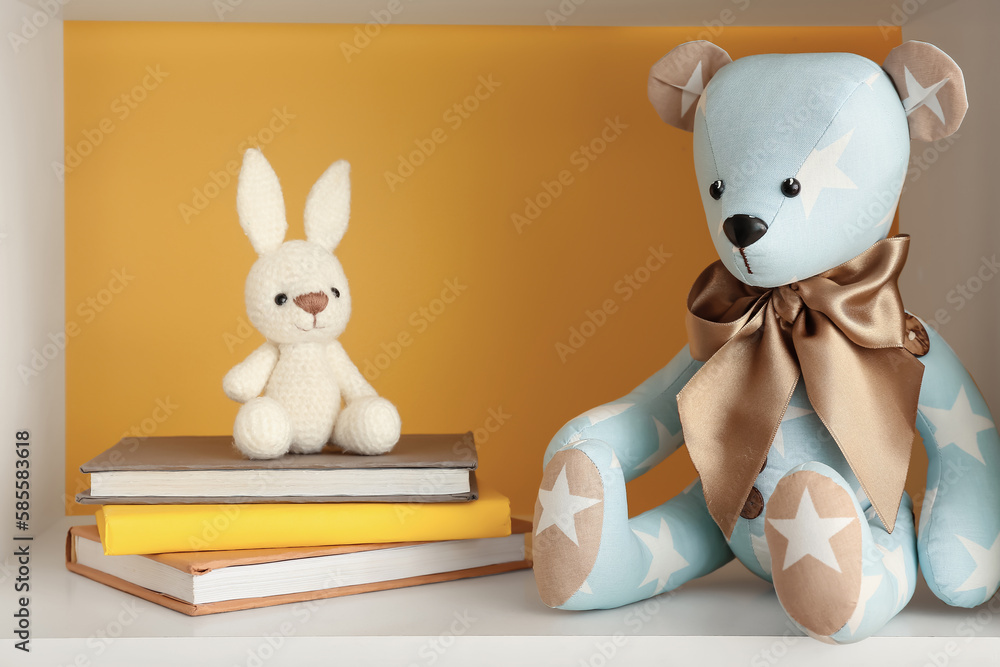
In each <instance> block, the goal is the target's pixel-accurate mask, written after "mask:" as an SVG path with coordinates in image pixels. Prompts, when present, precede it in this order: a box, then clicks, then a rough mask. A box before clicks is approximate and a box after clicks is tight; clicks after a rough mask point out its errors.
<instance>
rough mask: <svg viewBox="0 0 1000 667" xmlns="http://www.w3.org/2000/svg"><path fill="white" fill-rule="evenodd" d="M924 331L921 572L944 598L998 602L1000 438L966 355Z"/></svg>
mask: <svg viewBox="0 0 1000 667" xmlns="http://www.w3.org/2000/svg"><path fill="white" fill-rule="evenodd" d="M924 328H925V329H926V330H927V335H928V338H929V341H930V350H929V352H928V353H927V354H926V355H925V356H923V357H920V360H921V361H922V362H923V363H924V377H923V382H922V383H921V387H920V406H919V408H918V411H917V429H918V430H919V431H920V435H921V437H922V438H923V441H924V448H925V449H926V450H927V459H928V467H927V490H926V491H925V493H924V498H923V506H922V509H921V513H920V525H919V527H918V531H917V551H918V556H919V559H920V569H921V571H922V572H923V574H924V579H926V580H927V584H928V586H929V587H930V589H931V590H932V591H933V592H934V594H935V595H937V596H938V597H939V598H941V599H942V600H944V601H945V602H947V603H948V604H950V605H955V606H960V607H973V606H976V605H979V604H982V603H983V602H985V601H986V600H988V599H989V598H991V597H992V596H993V594H994V593H995V592H996V590H997V573H1000V435H998V434H997V429H996V426H995V422H994V419H993V417H992V416H991V415H990V411H989V408H988V407H987V406H986V401H985V400H983V397H982V394H980V393H979V389H978V388H977V387H976V383H975V381H974V380H973V379H972V376H970V375H969V372H968V371H967V370H966V369H965V367H964V366H963V365H962V362H961V361H960V360H959V358H958V356H957V355H956V354H955V353H954V352H953V351H952V349H951V348H950V347H949V346H948V344H947V343H946V342H945V341H944V339H943V338H941V336H940V335H938V333H937V332H936V331H935V330H934V329H932V328H930V327H929V326H927V324H926V323H924ZM989 573H994V574H992V575H990V574H989Z"/></svg>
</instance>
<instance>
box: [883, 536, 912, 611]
mask: <svg viewBox="0 0 1000 667" xmlns="http://www.w3.org/2000/svg"><path fill="white" fill-rule="evenodd" d="M875 546H876V547H877V548H878V550H879V551H881V552H882V565H884V566H885V569H886V571H887V572H888V573H889V574H891V575H892V578H893V579H895V580H896V604H895V606H894V607H893V609H895V610H897V611H898V610H899V609H901V608H902V606H903V603H904V602H905V601H906V594H907V593H908V592H909V589H910V587H909V583H907V579H906V561H905V560H904V558H903V547H902V546H898V547H896V548H895V549H893V550H892V551H889V549H887V548H886V547H883V546H882V545H881V544H876V545H875Z"/></svg>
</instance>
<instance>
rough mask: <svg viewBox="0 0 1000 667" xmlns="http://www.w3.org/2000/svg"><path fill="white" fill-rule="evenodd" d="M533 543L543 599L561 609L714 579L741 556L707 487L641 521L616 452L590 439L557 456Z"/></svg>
mask: <svg viewBox="0 0 1000 667" xmlns="http://www.w3.org/2000/svg"><path fill="white" fill-rule="evenodd" d="M534 529H535V535H534V540H533V544H532V554H533V557H534V571H535V578H536V580H537V583H538V590H539V593H540V594H541V596H542V601H543V602H545V604H547V605H549V606H550V607H559V608H561V609H608V608H611V607H619V606H621V605H624V604H629V603H631V602H636V601H638V600H644V599H646V598H649V597H652V596H654V595H657V594H659V593H662V592H664V591H668V590H671V589H674V588H677V587H678V586H680V585H681V584H683V583H685V582H687V581H690V580H691V579H694V578H696V577H700V576H702V575H705V574H708V573H709V572H711V571H713V570H715V569H717V568H719V567H721V566H722V565H724V564H725V563H727V562H728V561H729V560H731V559H732V557H733V554H732V552H731V551H730V550H729V546H728V545H727V544H726V540H725V539H724V538H723V536H722V532H721V531H720V530H719V528H718V527H717V526H716V525H715V522H714V521H713V520H712V517H711V515H709V513H708V509H707V508H706V507H705V498H704V496H703V494H702V490H701V483H700V482H698V483H695V484H694V485H692V486H691V487H690V488H689V489H687V490H686V491H684V492H683V493H681V494H680V495H678V496H676V497H675V498H673V499H672V500H670V501H668V502H667V503H664V504H663V505H661V506H659V507H657V508H656V509H653V510H650V511H648V512H645V513H644V514H641V515H639V516H637V517H635V518H633V519H631V520H630V519H629V518H628V506H627V503H626V498H625V476H624V474H623V473H622V468H621V464H620V462H619V461H618V457H617V456H616V455H615V452H614V450H613V449H612V448H611V447H610V446H609V445H607V444H606V443H604V442H602V441H600V440H585V441H583V442H579V443H576V444H574V445H571V446H568V447H565V448H563V449H561V450H560V451H558V452H556V453H555V455H554V456H553V457H552V458H551V460H550V461H549V463H548V465H547V466H546V467H545V472H544V474H543V477H542V484H541V489H540V490H539V493H538V502H537V503H536V505H535V521H534Z"/></svg>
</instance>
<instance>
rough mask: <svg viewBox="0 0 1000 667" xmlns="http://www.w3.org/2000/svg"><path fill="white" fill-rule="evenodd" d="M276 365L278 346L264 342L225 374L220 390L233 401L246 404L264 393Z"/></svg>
mask: <svg viewBox="0 0 1000 667" xmlns="http://www.w3.org/2000/svg"><path fill="white" fill-rule="evenodd" d="M277 363H278V346H277V345H275V344H274V343H271V342H270V341H268V342H265V343H264V344H263V345H261V346H260V347H258V348H257V349H256V350H254V351H253V352H251V353H250V356H248V357H247V358H246V359H244V360H243V361H241V362H240V363H238V364H236V365H235V366H233V367H232V369H230V371H229V372H228V373H226V377H225V378H223V380H222V389H223V391H225V392H226V396H228V397H229V398H231V399H233V400H234V401H237V402H239V403H246V402H247V401H249V400H250V399H251V398H255V397H257V396H260V393H261V392H262V391H264V387H265V386H267V380H268V378H270V377H271V371H273V370H274V366H275V364H277Z"/></svg>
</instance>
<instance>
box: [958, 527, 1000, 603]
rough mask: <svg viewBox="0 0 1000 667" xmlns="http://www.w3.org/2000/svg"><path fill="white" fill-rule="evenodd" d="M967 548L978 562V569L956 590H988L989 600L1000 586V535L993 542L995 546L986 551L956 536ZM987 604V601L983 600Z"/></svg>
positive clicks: (970, 541) (968, 540)
mask: <svg viewBox="0 0 1000 667" xmlns="http://www.w3.org/2000/svg"><path fill="white" fill-rule="evenodd" d="M955 537H957V538H958V539H959V541H960V542H961V543H962V546H963V547H965V550H966V551H968V552H969V555H970V556H972V560H974V561H975V562H976V569H974V570H973V571H972V574H970V575H969V578H968V579H966V580H965V581H964V582H962V585H961V586H959V587H958V588H956V589H955V590H956V591H974V590H976V589H977V588H983V587H985V588H986V597H987V598H989V596H990V595H992V594H993V591H995V590H996V588H997V586H998V585H1000V535H997V539H995V540H993V545H992V546H991V547H990V548H989V549H985V548H983V547H982V546H980V545H979V544H976V543H975V542H973V541H972V540H970V539H967V538H964V537H962V536H961V535H955ZM983 601H984V602H985V599H984V600H983Z"/></svg>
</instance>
